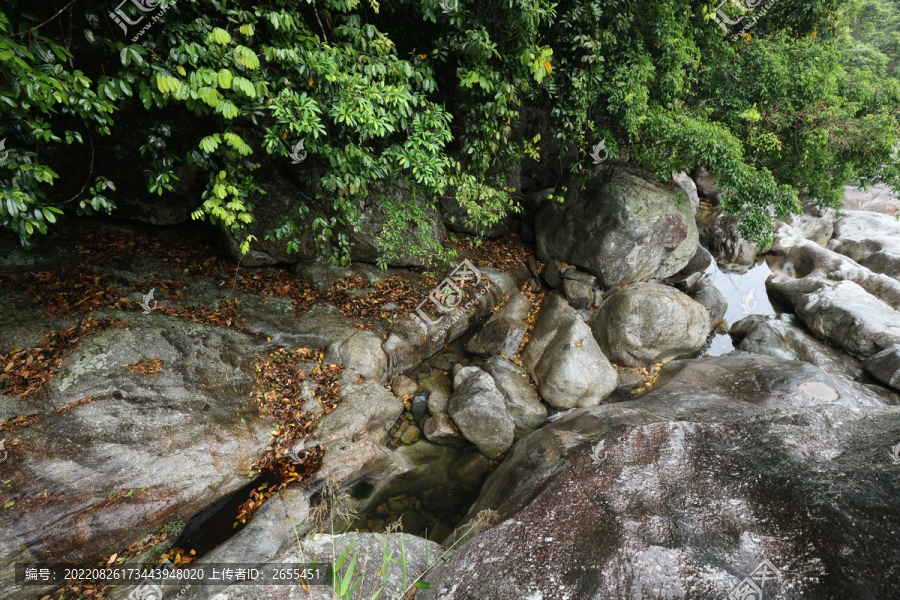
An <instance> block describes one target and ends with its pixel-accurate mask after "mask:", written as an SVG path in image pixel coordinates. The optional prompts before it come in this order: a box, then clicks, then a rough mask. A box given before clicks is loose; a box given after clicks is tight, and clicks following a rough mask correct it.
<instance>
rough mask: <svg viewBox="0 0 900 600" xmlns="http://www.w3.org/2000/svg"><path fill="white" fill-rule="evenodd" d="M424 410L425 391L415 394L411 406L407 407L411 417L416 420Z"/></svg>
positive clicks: (426, 404) (426, 405) (425, 405)
mask: <svg viewBox="0 0 900 600" xmlns="http://www.w3.org/2000/svg"><path fill="white" fill-rule="evenodd" d="M426 410H428V394H426V393H425V392H421V393H419V394H416V397H415V398H413V403H412V408H410V409H409V412H410V413H412V417H413V419H415V420H416V421H418V420H419V418H420V417H422V416H423V415H424V414H425V411H426Z"/></svg>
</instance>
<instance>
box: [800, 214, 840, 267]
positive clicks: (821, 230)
mask: <svg viewBox="0 0 900 600" xmlns="http://www.w3.org/2000/svg"><path fill="white" fill-rule="evenodd" d="M829 212H831V211H829ZM786 223H787V225H789V226H790V227H791V228H792V229H793V230H794V235H796V236H797V237H800V238H803V239H806V240H809V241H811V242H815V243H816V244H818V245H820V246H827V245H828V242H829V241H831V236H832V235H834V217H833V216H822V217H814V216H812V215H791V216H790V217H789V218H788V220H787V221H786ZM851 258H852V257H851Z"/></svg>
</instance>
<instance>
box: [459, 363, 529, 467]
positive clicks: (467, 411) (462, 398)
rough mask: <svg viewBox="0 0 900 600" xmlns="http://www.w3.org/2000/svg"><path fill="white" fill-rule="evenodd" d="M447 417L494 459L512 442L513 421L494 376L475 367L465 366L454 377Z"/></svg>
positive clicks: (513, 433)
mask: <svg viewBox="0 0 900 600" xmlns="http://www.w3.org/2000/svg"><path fill="white" fill-rule="evenodd" d="M453 385H454V388H455V389H454V391H453V395H452V396H451V397H450V407H449V412H450V417H451V418H452V419H453V422H454V423H456V426H457V427H458V428H459V431H460V432H461V433H462V434H463V435H464V436H465V438H466V439H467V440H469V441H470V442H472V443H473V444H475V446H476V447H477V448H478V450H480V451H481V453H482V454H484V455H485V456H486V457H488V458H491V459H494V458H497V457H498V456H500V455H501V454H503V453H504V452H506V451H507V450H509V448H510V446H512V444H513V438H514V435H515V425H514V424H513V422H512V419H510V418H509V415H507V414H506V400H505V399H504V397H503V394H501V393H500V391H499V390H498V389H497V386H496V385H495V384H494V380H493V378H492V377H491V376H490V375H488V374H487V373H485V372H484V371H482V370H481V369H479V368H478V367H465V368H463V369H462V370H460V371H459V373H457V375H456V376H455V377H454V379H453Z"/></svg>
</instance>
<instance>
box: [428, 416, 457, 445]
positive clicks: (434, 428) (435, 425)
mask: <svg viewBox="0 0 900 600" xmlns="http://www.w3.org/2000/svg"><path fill="white" fill-rule="evenodd" d="M422 430H423V431H424V433H425V438H426V439H427V440H428V441H429V442H431V443H432V444H441V445H445V446H465V445H466V443H467V442H466V438H464V437H463V435H462V434H461V433H460V432H459V430H458V429H457V428H456V427H454V426H453V423H451V422H450V417H449V416H448V415H447V414H446V413H436V414H435V415H434V416H433V417H431V418H430V419H427V420H426V421H425V425H424V426H423V427H422Z"/></svg>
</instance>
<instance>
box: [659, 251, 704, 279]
mask: <svg viewBox="0 0 900 600" xmlns="http://www.w3.org/2000/svg"><path fill="white" fill-rule="evenodd" d="M712 261H713V257H712V254H710V253H709V250H707V249H706V248H704V247H703V246H697V251H696V252H694V256H692V257H691V260H690V261H688V264H686V265H685V266H684V268H683V269H681V270H680V271H678V272H677V273H675V274H674V275H672V276H671V277H669V278H668V279H666V281H665V283H666V285H674V284H675V283H677V282H680V281H684V280H685V279H687V278H688V277H690V276H691V275H694V274H695V273H703V272H704V271H706V269H707V268H708V267H709V265H710V263H711V262H712Z"/></svg>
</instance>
